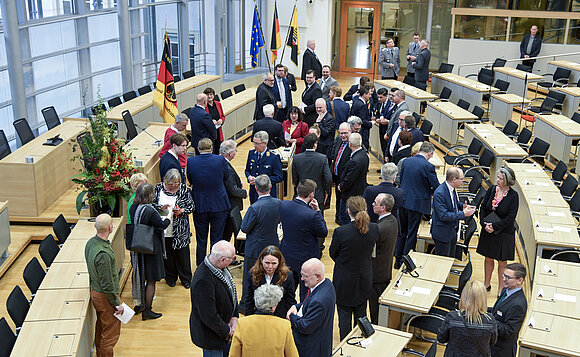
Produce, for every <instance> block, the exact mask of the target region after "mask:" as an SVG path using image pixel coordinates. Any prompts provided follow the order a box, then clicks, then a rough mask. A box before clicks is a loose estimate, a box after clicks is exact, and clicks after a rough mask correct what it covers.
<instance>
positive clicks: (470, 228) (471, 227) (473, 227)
mask: <svg viewBox="0 0 580 357" xmlns="http://www.w3.org/2000/svg"><path fill="white" fill-rule="evenodd" d="M482 188H483V187H482ZM476 231H477V222H476V221H475V219H472V220H470V221H469V224H468V225H467V228H466V229H465V235H464V236H463V244H464V245H465V246H467V247H469V242H471V238H472V237H473V235H474V234H475V232H476ZM466 268H467V267H466ZM462 275H463V274H462ZM469 275H471V273H470V274H469ZM459 279H461V277H460V278H459ZM468 280H469V278H468ZM462 289H463V288H462Z"/></svg>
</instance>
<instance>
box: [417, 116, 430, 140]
mask: <svg viewBox="0 0 580 357" xmlns="http://www.w3.org/2000/svg"><path fill="white" fill-rule="evenodd" d="M431 129H433V123H431V122H430V121H429V120H427V119H425V120H423V123H422V124H421V128H419V130H421V132H422V133H423V135H425V136H427V137H429V135H431Z"/></svg>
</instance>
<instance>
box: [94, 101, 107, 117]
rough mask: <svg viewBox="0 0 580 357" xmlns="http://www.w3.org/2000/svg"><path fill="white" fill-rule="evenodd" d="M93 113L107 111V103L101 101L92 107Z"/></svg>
mask: <svg viewBox="0 0 580 357" xmlns="http://www.w3.org/2000/svg"><path fill="white" fill-rule="evenodd" d="M91 111H92V112H93V115H97V113H98V112H105V111H107V107H105V103H100V104H97V105H95V106H93V107H92V108H91Z"/></svg>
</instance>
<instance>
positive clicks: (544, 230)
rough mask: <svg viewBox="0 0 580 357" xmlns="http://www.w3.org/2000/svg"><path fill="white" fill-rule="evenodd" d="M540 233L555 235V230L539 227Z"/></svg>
mask: <svg viewBox="0 0 580 357" xmlns="http://www.w3.org/2000/svg"><path fill="white" fill-rule="evenodd" d="M538 232H542V233H554V230H553V229H552V228H548V227H538Z"/></svg>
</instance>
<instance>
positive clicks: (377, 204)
mask: <svg viewBox="0 0 580 357" xmlns="http://www.w3.org/2000/svg"><path fill="white" fill-rule="evenodd" d="M373 206H382V204H380V203H376V202H373Z"/></svg>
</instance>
